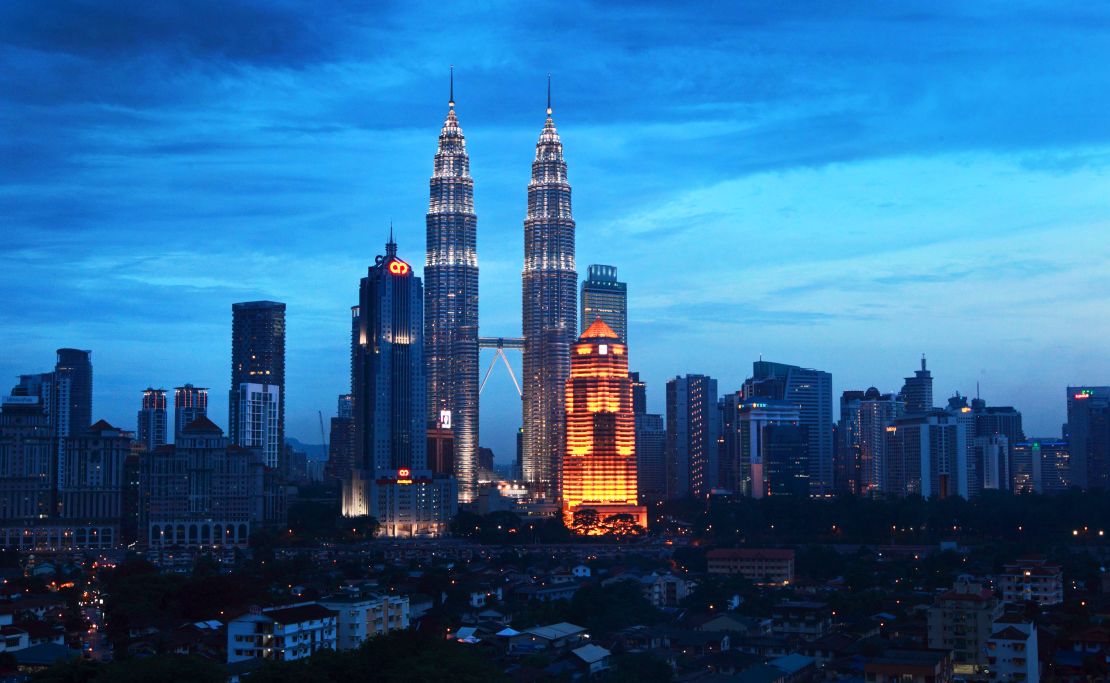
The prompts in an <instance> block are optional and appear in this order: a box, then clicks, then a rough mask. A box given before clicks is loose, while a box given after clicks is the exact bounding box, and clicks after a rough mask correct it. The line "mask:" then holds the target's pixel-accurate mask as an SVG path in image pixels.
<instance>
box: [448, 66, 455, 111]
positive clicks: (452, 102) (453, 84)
mask: <svg viewBox="0 0 1110 683" xmlns="http://www.w3.org/2000/svg"><path fill="white" fill-rule="evenodd" d="M447 106H448V107H450V108H451V109H454V108H455V65H454V64H452V65H451V98H450V99H449V100H447Z"/></svg>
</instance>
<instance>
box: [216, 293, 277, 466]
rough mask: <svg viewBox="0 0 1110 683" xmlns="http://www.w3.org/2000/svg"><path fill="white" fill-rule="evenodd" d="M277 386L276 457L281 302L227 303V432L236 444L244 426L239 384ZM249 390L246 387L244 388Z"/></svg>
mask: <svg viewBox="0 0 1110 683" xmlns="http://www.w3.org/2000/svg"><path fill="white" fill-rule="evenodd" d="M244 384H257V385H262V386H263V387H264V389H263V390H262V393H267V394H268V393H269V389H268V388H267V387H276V388H277V399H278V402H277V425H276V427H277V437H276V440H277V453H278V456H277V457H279V458H280V457H281V456H280V454H281V452H282V450H283V447H284V444H285V304H283V303H280V302H277V301H246V302H243V303H237V304H232V305H231V390H230V391H229V392H228V394H229V396H228V427H227V435H228V438H229V439H231V442H232V443H233V444H235V445H236V446H244V447H246V444H244V443H242V442H241V439H242V437H243V434H244V433H246V432H247V427H248V425H244V424H242V423H243V420H244V419H246V416H245V415H243V414H242V412H241V408H242V405H243V402H242V397H243V391H244V390H243V388H242V387H243V385H244ZM248 391H249V390H248Z"/></svg>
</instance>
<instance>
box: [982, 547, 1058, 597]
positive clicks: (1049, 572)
mask: <svg viewBox="0 0 1110 683" xmlns="http://www.w3.org/2000/svg"><path fill="white" fill-rule="evenodd" d="M998 588H999V590H1000V591H1001V592H1002V599H1003V600H1004V601H1006V602H1035V603H1037V604H1038V605H1041V606H1048V605H1059V604H1061V603H1063V602H1064V570H1063V568H1062V567H1061V566H1060V565H1058V564H1052V563H1050V562H1048V561H1047V560H1045V559H1044V558H1043V557H1030V558H1023V559H1020V560H1018V561H1016V562H1011V563H1009V564H1007V565H1005V566H1004V567H1003V569H1002V573H1001V574H999V575H998Z"/></svg>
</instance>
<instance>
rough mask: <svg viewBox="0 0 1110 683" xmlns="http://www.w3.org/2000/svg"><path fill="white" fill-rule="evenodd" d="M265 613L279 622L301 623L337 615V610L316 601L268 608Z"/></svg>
mask: <svg viewBox="0 0 1110 683" xmlns="http://www.w3.org/2000/svg"><path fill="white" fill-rule="evenodd" d="M263 614H264V615H265V616H267V617H270V618H271V619H273V620H274V621H276V622H277V623H279V624H299V623H301V622H304V621H314V620H317V619H326V618H328V617H334V616H335V612H333V611H332V610H330V609H328V608H327V607H324V606H322V605H317V604H315V603H313V604H309V605H296V606H294V607H283V608H278V609H271V610H266V611H265V612H264V613H263Z"/></svg>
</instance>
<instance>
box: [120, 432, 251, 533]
mask: <svg viewBox="0 0 1110 683" xmlns="http://www.w3.org/2000/svg"><path fill="white" fill-rule="evenodd" d="M139 472H140V473H139V479H140V485H139V488H140V491H141V492H142V493H141V497H142V499H141V502H140V506H139V510H140V515H139V537H140V538H141V539H142V541H141V542H142V543H143V545H145V546H147V547H148V548H152V549H168V548H173V547H198V546H240V547H245V546H246V545H247V543H248V542H249V541H250V536H251V533H253V532H254V531H255V530H256V529H257V528H258V527H259V526H260V525H262V524H264V523H265V521H266V519H267V507H268V502H267V498H268V497H269V496H271V495H272V491H271V490H268V489H272V481H271V480H269V479H268V478H267V476H266V472H265V465H264V463H263V462H262V458H261V455H260V454H259V452H258V451H256V450H253V449H246V448H241V447H239V446H235V445H234V444H231V443H229V440H228V439H227V438H226V437H225V436H224V433H223V430H222V429H220V428H219V427H218V426H216V425H215V424H213V423H212V421H211V420H209V419H208V418H207V417H205V416H203V415H202V416H200V417H198V418H197V419H196V420H193V421H192V422H190V423H189V424H188V425H186V427H185V428H184V429H182V430H181V433H180V434H178V437H177V439H176V441H175V442H174V444H173V445H167V446H163V447H161V448H158V449H155V450H154V451H153V452H151V453H149V454H147V455H144V456H143V457H142V458H141V459H140V462H139ZM184 473H187V474H188V476H182V475H183V474H184Z"/></svg>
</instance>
